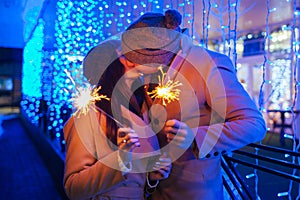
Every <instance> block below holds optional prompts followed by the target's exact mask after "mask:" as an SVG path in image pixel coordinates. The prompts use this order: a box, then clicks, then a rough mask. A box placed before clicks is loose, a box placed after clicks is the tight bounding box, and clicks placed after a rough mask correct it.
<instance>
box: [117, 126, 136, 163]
mask: <svg viewBox="0 0 300 200" xmlns="http://www.w3.org/2000/svg"><path fill="white" fill-rule="evenodd" d="M117 134H118V135H117V144H118V147H119V150H120V151H119V156H120V158H121V160H122V161H123V163H128V162H131V160H132V151H133V150H134V149H135V148H136V147H139V146H140V141H139V137H138V135H137V133H136V132H135V131H134V130H133V129H131V128H127V127H121V128H119V129H118V132H117Z"/></svg>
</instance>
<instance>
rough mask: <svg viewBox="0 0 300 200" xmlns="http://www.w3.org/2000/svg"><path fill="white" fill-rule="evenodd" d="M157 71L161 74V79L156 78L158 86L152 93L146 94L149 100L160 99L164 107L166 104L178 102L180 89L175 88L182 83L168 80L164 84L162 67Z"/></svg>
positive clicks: (164, 74)
mask: <svg viewBox="0 0 300 200" xmlns="http://www.w3.org/2000/svg"><path fill="white" fill-rule="evenodd" d="M159 70H160V71H161V73H162V77H160V76H158V82H159V83H158V86H157V87H156V88H155V89H154V90H153V91H151V92H148V95H150V97H151V98H159V99H161V100H162V102H163V105H164V106H166V105H167V103H170V102H172V101H175V100H179V94H180V89H178V88H177V87H179V86H180V85H182V83H180V82H179V81H173V80H170V79H169V78H168V79H169V80H168V81H167V82H166V83H165V84H164V79H165V76H166V73H164V72H163V70H162V67H160V68H159Z"/></svg>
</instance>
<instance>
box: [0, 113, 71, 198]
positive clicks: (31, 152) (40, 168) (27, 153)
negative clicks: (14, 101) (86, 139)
mask: <svg viewBox="0 0 300 200" xmlns="http://www.w3.org/2000/svg"><path fill="white" fill-rule="evenodd" d="M0 117H1V119H2V120H3V119H4V120H3V121H2V120H1V121H2V126H0V127H1V128H0V199H3V200H4V199H8V200H14V199H30V200H35V199H43V200H62V199H65V197H64V195H62V194H60V192H59V191H58V189H57V186H56V185H55V183H54V181H53V179H52V177H51V176H50V174H49V172H48V170H47V167H46V166H45V163H44V162H43V159H42V157H41V156H40V154H39V152H38V151H37V149H36V147H35V145H34V144H33V142H32V140H31V139H30V137H29V136H28V134H27V133H26V130H25V129H24V127H23V126H22V123H21V121H20V119H19V118H17V117H14V116H13V115H5V116H3V115H1V116H0ZM1 121H0V125H1Z"/></svg>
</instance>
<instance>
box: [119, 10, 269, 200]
mask: <svg viewBox="0 0 300 200" xmlns="http://www.w3.org/2000/svg"><path fill="white" fill-rule="evenodd" d="M180 23H181V16H180V14H179V13H178V12H177V11H174V10H171V11H167V12H166V13H165V15H162V14H159V13H146V14H145V15H143V16H141V17H140V18H139V19H138V20H136V21H135V22H134V23H133V24H131V25H130V26H129V28H128V29H127V31H125V32H124V33H123V35H122V50H123V54H124V55H125V57H126V59H127V60H128V62H130V63H132V64H134V65H135V66H136V67H137V68H139V69H140V71H141V73H144V78H145V84H149V83H151V81H153V75H151V73H148V71H147V70H144V68H145V67H144V66H148V67H153V68H156V67H157V66H160V67H162V68H163V69H164V72H165V77H166V80H165V83H166V82H167V81H168V80H171V81H174V82H175V81H178V82H180V83H181V86H179V87H178V88H179V89H180V95H179V100H177V101H172V102H170V103H167V104H162V100H161V99H158V98H156V99H154V100H153V103H152V107H151V109H150V116H149V118H150V121H151V124H152V127H153V130H154V131H155V132H156V133H157V136H158V139H159V142H160V145H161V151H163V152H167V153H168V154H169V155H170V157H171V158H172V159H173V165H172V170H171V174H170V176H169V178H168V179H166V180H162V181H160V183H159V185H158V186H157V187H156V189H155V191H154V192H153V194H152V198H153V199H170V200H177V199H178V200H182V199H189V200H192V199H195V200H199V199H209V200H213V199H223V184H222V174H221V156H222V154H224V153H227V152H230V151H232V150H235V149H238V148H241V147H243V146H245V145H247V144H249V143H253V142H257V141H260V140H262V139H263V138H264V136H265V133H266V127H265V121H264V119H263V117H262V114H261V113H260V111H259V110H258V109H257V107H256V105H255V104H254V102H253V101H252V100H251V98H250V97H249V95H248V94H247V92H246V91H245V90H244V88H243V87H242V85H241V84H240V83H239V81H238V79H237V77H236V73H235V68H234V66H233V65H232V62H231V61H230V59H229V58H228V57H227V56H225V55H222V54H219V53H216V52H212V51H208V50H206V49H204V48H202V47H200V46H198V45H194V44H193V41H192V40H191V38H190V37H189V36H187V35H185V34H182V30H181V29H180V27H179V25H180ZM155 76H157V74H155Z"/></svg>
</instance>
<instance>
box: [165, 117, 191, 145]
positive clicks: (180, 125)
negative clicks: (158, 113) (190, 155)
mask: <svg viewBox="0 0 300 200" xmlns="http://www.w3.org/2000/svg"><path fill="white" fill-rule="evenodd" d="M164 131H165V133H166V136H167V141H168V142H171V141H172V143H173V144H175V145H177V146H179V147H180V148H183V149H187V148H189V147H190V146H191V144H192V143H193V140H194V138H195V135H194V133H193V132H192V130H191V129H190V128H189V127H188V125H187V124H186V123H184V122H181V121H178V120H176V119H172V120H168V121H167V122H166V125H165V128H164Z"/></svg>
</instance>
